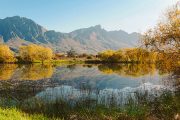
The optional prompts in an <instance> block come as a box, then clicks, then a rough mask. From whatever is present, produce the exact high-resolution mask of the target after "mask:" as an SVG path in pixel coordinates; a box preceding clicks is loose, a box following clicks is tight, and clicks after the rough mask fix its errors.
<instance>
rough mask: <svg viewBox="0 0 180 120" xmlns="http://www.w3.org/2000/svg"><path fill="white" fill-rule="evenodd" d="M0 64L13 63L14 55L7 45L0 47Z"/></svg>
mask: <svg viewBox="0 0 180 120" xmlns="http://www.w3.org/2000/svg"><path fill="white" fill-rule="evenodd" d="M0 62H2V63H8V62H15V57H14V54H13V52H12V51H11V50H10V49H9V47H8V46H7V45H3V44H1V45H0Z"/></svg>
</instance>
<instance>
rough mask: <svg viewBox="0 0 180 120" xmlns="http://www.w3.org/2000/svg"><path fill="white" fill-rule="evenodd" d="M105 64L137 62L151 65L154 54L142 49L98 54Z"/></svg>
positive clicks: (154, 57)
mask: <svg viewBox="0 0 180 120" xmlns="http://www.w3.org/2000/svg"><path fill="white" fill-rule="evenodd" d="M98 56H99V58H100V59H101V60H102V61H105V62H111V63H113V62H137V63H139V62H140V63H147V62H148V63H152V62H154V61H155V59H156V53H154V52H148V51H147V50H146V49H142V48H129V49H120V50H118V51H113V50H107V51H104V52H102V53H99V54H98Z"/></svg>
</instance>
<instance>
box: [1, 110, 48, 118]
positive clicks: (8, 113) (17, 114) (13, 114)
mask: <svg viewBox="0 0 180 120" xmlns="http://www.w3.org/2000/svg"><path fill="white" fill-rule="evenodd" d="M0 119H1V120H49V118H47V117H44V116H43V115H37V114H34V115H28V114H26V113H24V112H22V111H20V110H18V109H16V108H0Z"/></svg>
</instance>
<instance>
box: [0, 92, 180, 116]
mask: <svg viewBox="0 0 180 120" xmlns="http://www.w3.org/2000/svg"><path fill="white" fill-rule="evenodd" d="M89 95H90V94H89ZM6 97H7V96H6ZM53 97H54V96H52V98H53ZM149 97H151V99H150V98H149ZM48 98H49V94H48V93H47V97H46V96H45V97H43V98H38V99H37V98H31V99H28V100H27V99H26V100H24V101H21V102H19V103H20V104H14V106H16V107H17V108H18V109H19V110H21V111H23V112H20V113H19V112H16V111H17V109H12V107H11V106H9V107H8V108H9V109H7V108H6V109H5V108H4V109H3V110H2V111H1V109H0V113H2V112H6V113H7V114H8V115H7V116H4V114H0V117H1V116H3V117H6V118H8V117H10V118H13V116H14V115H15V113H17V116H15V117H14V118H16V117H19V116H22V115H23V114H22V113H24V112H25V113H26V115H25V117H26V116H27V114H29V115H30V117H34V119H35V118H38V117H39V118H38V119H40V118H43V116H47V117H48V118H49V119H52V118H56V119H65V120H75V119H77V120H126V119H127V120H142V119H143V120H144V119H150V120H151V119H157V120H160V119H167V120H171V119H173V118H175V117H176V116H177V115H178V113H179V112H180V103H179V94H178V93H177V94H175V95H174V94H172V93H171V92H168V91H166V92H164V93H162V95H160V96H149V95H148V93H146V92H145V93H141V92H138V91H137V92H136V93H135V96H134V97H129V99H128V100H127V101H126V104H124V105H116V102H115V101H114V100H113V95H112V98H109V99H108V101H109V102H108V103H110V104H108V105H106V104H104V103H103V102H101V104H99V103H98V101H97V100H96V99H93V98H91V97H86V98H80V99H78V100H73V99H70V100H65V99H60V98H59V99H56V100H55V101H51V98H50V99H48ZM8 102H11V103H13V98H10V99H8V100H7V99H4V100H3V98H2V99H1V101H0V103H1V106H2V105H3V104H7V103H8ZM6 113H5V114H6ZM19 114H20V115H19ZM39 114H40V115H39ZM32 115H33V116H32ZM41 115H43V116H41ZM43 119H46V117H44V118H43Z"/></svg>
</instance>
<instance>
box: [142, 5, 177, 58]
mask: <svg viewBox="0 0 180 120" xmlns="http://www.w3.org/2000/svg"><path fill="white" fill-rule="evenodd" d="M164 18H165V19H163V20H162V21H160V22H159V23H158V24H157V25H156V26H155V27H154V28H153V29H149V30H148V31H147V32H145V33H144V35H143V37H142V44H143V45H144V46H145V47H146V48H148V49H149V50H151V51H157V52H159V53H171V55H170V56H169V57H170V58H171V59H180V58H179V56H180V9H179V8H178V4H177V5H176V6H173V7H172V8H171V9H169V10H168V11H167V13H166V15H165V17H164Z"/></svg>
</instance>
